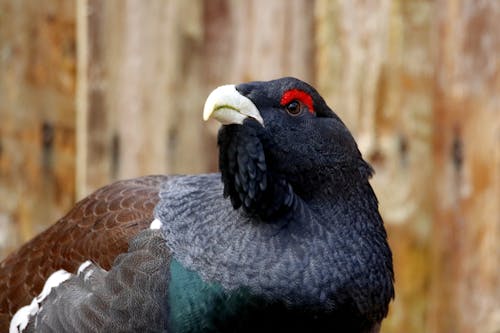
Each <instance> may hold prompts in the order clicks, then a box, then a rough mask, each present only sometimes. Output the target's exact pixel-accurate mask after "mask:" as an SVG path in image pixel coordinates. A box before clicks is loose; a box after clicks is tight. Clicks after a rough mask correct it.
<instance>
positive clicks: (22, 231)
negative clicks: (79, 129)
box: [0, 0, 76, 257]
mask: <svg viewBox="0 0 500 333" xmlns="http://www.w3.org/2000/svg"><path fill="white" fill-rule="evenodd" d="M74 13H75V8H74V3H73V2H71V1H64V0H49V1H46V2H44V5H43V6H40V5H39V4H38V3H37V2H33V1H24V0H21V1H0V16H1V17H0V20H1V22H2V24H1V25H0V40H1V41H2V44H1V46H0V54H1V56H0V73H2V74H1V75H0V119H1V120H0V142H1V143H0V146H1V155H0V198H1V200H0V212H1V213H0V219H1V220H3V221H4V222H3V225H4V226H7V227H8V228H7V229H2V233H5V235H6V236H4V238H3V239H4V240H6V243H3V244H0V257H2V256H3V255H4V254H6V252H7V250H8V249H9V248H10V246H12V245H13V244H12V242H11V240H18V241H26V240H27V239H29V238H30V237H32V236H33V235H34V234H36V233H38V232H39V231H40V230H42V229H44V228H45V227H46V226H47V225H49V224H51V223H53V222H54V221H55V220H56V218H58V217H60V216H61V215H62V214H63V213H64V212H65V211H66V210H67V209H68V208H69V207H70V206H71V205H72V204H73V202H74V188H75V182H74V163H75V161H74V154H75V128H74V126H75V124H74V116H75V107H74V96H75V66H76V49H75V45H76V39H75V38H76V35H75V14H74Z"/></svg>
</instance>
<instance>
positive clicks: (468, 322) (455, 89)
mask: <svg viewBox="0 0 500 333" xmlns="http://www.w3.org/2000/svg"><path fill="white" fill-rule="evenodd" d="M436 12H437V13H438V14H437V15H436V26H437V30H436V34H437V36H438V39H439V41H440V43H439V46H438V52H437V66H436V73H435V79H436V98H435V113H434V118H433V121H434V124H435V128H436V132H435V142H434V157H435V163H436V177H435V179H436V183H435V186H434V190H435V198H436V205H437V207H436V210H435V215H434V221H435V223H434V227H433V233H432V235H433V237H432V251H433V252H432V254H433V256H432V258H433V261H432V263H433V266H432V282H433V283H432V294H431V298H430V300H431V305H432V306H431V308H430V310H429V326H428V330H429V331H430V332H485V333H493V332H498V331H499V330H500V274H499V263H500V246H499V244H500V97H499V92H500V66H499V58H498V54H500V34H499V33H498V22H499V20H500V4H499V3H498V2H497V1H477V2H474V3H473V2H470V1H442V2H440V4H439V6H438V8H437V11H436Z"/></svg>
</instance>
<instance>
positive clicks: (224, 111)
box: [203, 84, 264, 126]
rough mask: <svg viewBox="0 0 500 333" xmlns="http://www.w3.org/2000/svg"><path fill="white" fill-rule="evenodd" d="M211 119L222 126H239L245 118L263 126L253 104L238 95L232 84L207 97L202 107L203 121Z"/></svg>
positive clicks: (262, 121)
mask: <svg viewBox="0 0 500 333" xmlns="http://www.w3.org/2000/svg"><path fill="white" fill-rule="evenodd" d="M211 118H213V119H215V120H217V121H219V122H220V123H221V124H223V125H228V124H240V125H241V124H243V121H244V120H245V119H246V118H253V119H255V120H257V121H258V122H259V123H260V124H261V125H262V126H264V119H262V116H261V115H260V112H259V110H258V109H257V107H256V106H255V104H253V102H252V101H251V100H250V99H249V98H247V97H245V96H243V95H242V94H240V93H239V92H238V91H237V90H236V87H235V86H234V84H228V85H225V86H220V87H218V88H216V89H215V90H214V91H212V92H211V93H210V95H208V98H207V101H206V102H205V106H204V107H203V120H208V119H211Z"/></svg>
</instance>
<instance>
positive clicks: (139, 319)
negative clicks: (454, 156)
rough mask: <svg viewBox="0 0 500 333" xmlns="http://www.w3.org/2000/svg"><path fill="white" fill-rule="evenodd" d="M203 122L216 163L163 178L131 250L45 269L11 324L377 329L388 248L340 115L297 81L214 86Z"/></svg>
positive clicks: (389, 276)
mask: <svg viewBox="0 0 500 333" xmlns="http://www.w3.org/2000/svg"><path fill="white" fill-rule="evenodd" d="M204 118H205V119H210V118H213V119H216V120H218V121H219V122H221V123H222V124H223V126H222V127H221V129H220V131H219V135H218V145H219V151H220V152H219V165H220V171H221V172H220V173H214V174H203V175H184V176H172V177H168V178H166V177H165V178H162V179H161V181H160V182H159V183H158V184H156V185H155V186H154V188H156V190H153V193H154V192H155V191H156V192H157V193H158V198H159V199H158V202H157V203H156V205H155V206H154V211H153V208H152V207H149V206H148V208H144V209H142V208H141V209H139V211H142V212H145V211H146V212H148V213H149V214H151V215H150V216H151V219H153V216H154V221H153V223H152V224H151V228H149V229H147V230H145V231H142V232H140V233H139V234H137V235H136V236H134V237H132V240H131V241H130V243H129V250H128V252H123V253H121V254H119V255H118V257H117V258H116V260H115V261H114V263H113V265H112V266H111V267H110V268H109V269H107V270H104V269H102V268H101V267H99V265H98V264H99V259H98V258H95V257H94V258H92V261H93V262H86V263H85V264H83V265H82V266H80V269H79V270H78V272H74V273H75V274H74V275H73V274H69V273H67V272H64V271H59V272H56V273H54V275H53V276H51V281H49V285H53V286H54V287H53V288H52V289H50V288H49V286H48V285H46V288H45V290H44V292H42V295H41V296H39V297H38V298H37V299H35V300H34V301H33V302H32V303H31V304H30V305H29V306H26V307H24V308H22V309H21V310H19V312H18V313H17V314H16V316H15V317H14V319H13V320H12V322H11V330H13V331H16V330H18V329H25V331H37V332H49V331H57V332H62V331H67V332H96V331H101V332H112V331H120V332H124V331H130V332H137V331H141V330H143V331H153V332H161V331H163V332H309V331H310V332H377V331H378V330H379V328H380V323H381V321H382V319H383V318H384V317H385V316H386V315H387V311H388V306H389V302H390V300H391V299H392V298H393V297H394V289H393V269H392V255H391V251H390V249H389V246H388V244H387V236H386V232H385V229H384V226H383V222H382V219H381V217H380V214H379V212H378V203H377V199H376V196H375V194H374V192H373V190H372V188H371V186H370V184H369V178H370V176H371V175H372V169H371V167H370V166H369V164H368V163H366V162H365V161H364V160H363V158H362V156H361V153H360V152H359V150H358V148H357V145H356V143H355V141H354V139H353V137H352V135H351V134H350V132H349V130H348V129H347V128H346V126H345V125H344V124H343V122H342V121H341V120H340V118H339V117H338V116H337V115H336V114H335V113H333V112H332V111H331V109H330V108H329V107H328V106H327V104H326V103H325V101H324V100H323V98H322V97H321V96H320V95H319V94H318V92H317V91H316V90H315V89H314V88H313V87H311V86H310V85H308V84H307V83H305V82H302V81H300V80H298V79H295V78H282V79H278V80H273V81H267V82H250V83H244V84H239V85H236V86H235V85H228V86H222V87H219V88H217V89H215V90H214V91H213V92H212V93H211V94H210V96H209V97H208V99H207V101H206V103H205V108H204ZM157 179H158V178H157ZM111 187H113V185H111ZM93 200H97V201H98V200H99V198H98V197H95V198H94V199H93ZM131 200H132V199H131ZM137 205H138V206H140V204H139V203H137ZM80 209H84V207H81V208H80ZM120 213H121V212H120V210H119V209H118V210H116V211H115V214H116V216H119V215H120ZM146 215H147V214H146ZM82 216H85V213H82ZM72 223H77V224H78V223H81V221H78V220H74V221H73V222H72ZM116 224H117V225H119V224H120V222H119V221H118V220H117V221H116ZM57 225H58V224H56V225H54V227H52V228H56V227H57ZM49 230H50V229H49ZM117 230H118V229H117ZM135 232H137V231H135ZM135 232H134V233H135ZM128 237H131V236H130V235H129V236H128ZM123 238H127V237H126V236H123ZM101 241H105V240H101ZM65 246H67V247H69V248H71V247H75V248H78V246H79V245H78V241H75V242H74V243H73V244H72V243H67V244H65ZM35 252H36V251H35ZM117 254H118V253H117ZM103 255H105V254H104V253H103ZM97 257H98V256H97ZM81 259H82V260H81V261H84V258H81ZM9 260H12V259H9ZM18 260H21V261H22V260H23V258H19V259H18ZM24 260H28V259H24ZM52 260H57V258H52ZM56 268H57V267H56ZM2 269H4V267H3V266H2ZM24 269H25V270H26V272H28V274H26V273H25V274H24V275H23V276H24V277H26V276H27V275H29V270H30V267H25V268H24ZM11 274H15V271H12V273H11ZM21 283H22V282H21ZM2 292H3V291H2Z"/></svg>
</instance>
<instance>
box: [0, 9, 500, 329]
mask: <svg viewBox="0 0 500 333" xmlns="http://www.w3.org/2000/svg"><path fill="white" fill-rule="evenodd" d="M499 22H500V1H498V0H469V1H467V0H456V1H455V0H436V1H431V0H364V1H361V0H356V1H347V0H346V1H327V0H316V1H308V0H289V1H287V0H274V1H269V0H255V1H236V0H235V1H231V0H190V1H186V0H168V1H167V0H165V1H162V0H150V1H140V0H123V1H119V0H109V1H98V0H71V1H70V0H45V1H43V2H41V1H30V0H16V1H12V0H0V256H4V255H5V254H7V253H8V251H10V250H12V249H13V248H15V247H16V246H18V245H19V244H20V243H21V242H23V241H26V240H27V239H29V238H30V237H32V236H33V235H34V234H36V233H37V232H39V231H40V230H42V229H44V228H45V227H46V226H48V225H50V224H52V223H53V222H54V221H56V219H57V218H59V217H61V216H62V215H63V214H64V213H65V212H66V211H67V210H68V209H69V207H71V205H72V204H73V203H74V202H75V200H77V199H78V198H81V197H83V196H84V195H86V194H88V193H89V192H90V191H92V190H94V189H96V188H98V187H99V186H102V185H104V184H107V183H109V182H111V181H113V180H115V179H121V178H129V177H135V176H139V175H145V174H151V173H194V172H205V171H213V170H216V168H217V165H216V156H217V155H216V154H217V150H216V147H215V133H216V127H213V126H215V124H204V123H203V122H202V119H201V109H202V105H203V102H204V99H205V98H206V96H207V94H208V93H209V92H210V91H211V89H213V88H214V87H215V86H217V85H220V84H223V83H231V82H234V83H238V82H243V81H248V80H256V79H259V80H263V79H271V78H276V77H280V76H284V75H293V76H297V77H299V78H302V79H304V80H306V81H309V82H311V83H312V84H314V85H315V86H316V87H317V88H318V90H319V91H320V92H321V93H322V95H323V96H324V97H325V98H326V100H327V101H328V103H329V104H330V105H331V106H332V107H333V108H334V109H335V111H336V112H337V113H338V114H339V115H340V116H341V117H342V118H343V119H344V120H345V121H346V123H347V124H348V126H349V128H350V129H351V130H352V131H353V133H354V134H355V136H356V138H357V140H358V143H359V145H360V148H361V150H362V152H363V154H364V156H365V157H366V158H367V159H368V160H369V161H370V162H371V163H372V164H373V165H374V167H375V169H376V175H375V177H374V178H373V181H372V183H373V185H374V187H375V191H376V192H377V194H378V196H379V199H380V206H381V211H382V215H383V217H384V220H385V222H386V225H387V228H388V230H389V238H390V243H391V246H392V249H393V252H394V259H395V269H396V288H397V289H396V291H397V296H396V300H395V302H393V304H392V305H391V312H390V316H389V319H388V320H386V321H385V322H384V325H383V332H410V333H411V332H415V333H416V332H435V333H448V332H449V333H456V332H459V333H462V332H463V333H466V332H478V333H498V332H500V268H499V264H500V245H499V244H500V64H499V61H500V25H499Z"/></svg>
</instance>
